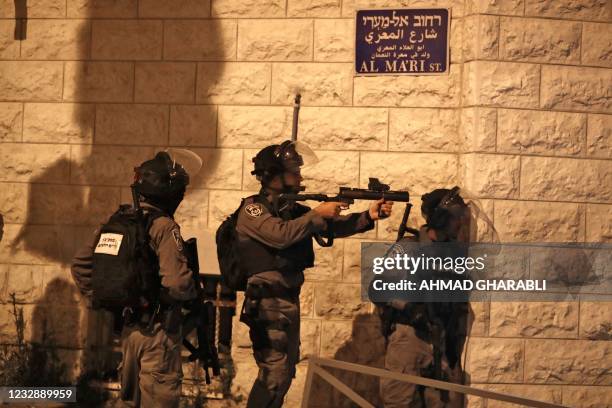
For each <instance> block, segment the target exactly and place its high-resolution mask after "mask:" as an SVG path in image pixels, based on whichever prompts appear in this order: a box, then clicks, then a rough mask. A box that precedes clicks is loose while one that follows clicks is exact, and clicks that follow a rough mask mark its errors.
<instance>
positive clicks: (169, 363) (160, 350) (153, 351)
mask: <svg viewBox="0 0 612 408" xmlns="http://www.w3.org/2000/svg"><path fill="white" fill-rule="evenodd" d="M153 333H154V334H153V335H145V334H143V333H142V331H141V330H140V329H139V328H138V326H137V325H136V326H131V327H130V326H125V327H124V328H123V331H122V333H121V351H122V353H123V361H122V362H121V365H120V366H119V376H120V380H121V399H123V400H124V405H125V406H130V407H178V406H179V400H180V397H181V381H182V378H183V371H182V366H181V335H180V333H176V334H169V333H167V332H166V331H164V330H162V329H161V324H160V323H157V324H156V325H155V328H154V330H153Z"/></svg>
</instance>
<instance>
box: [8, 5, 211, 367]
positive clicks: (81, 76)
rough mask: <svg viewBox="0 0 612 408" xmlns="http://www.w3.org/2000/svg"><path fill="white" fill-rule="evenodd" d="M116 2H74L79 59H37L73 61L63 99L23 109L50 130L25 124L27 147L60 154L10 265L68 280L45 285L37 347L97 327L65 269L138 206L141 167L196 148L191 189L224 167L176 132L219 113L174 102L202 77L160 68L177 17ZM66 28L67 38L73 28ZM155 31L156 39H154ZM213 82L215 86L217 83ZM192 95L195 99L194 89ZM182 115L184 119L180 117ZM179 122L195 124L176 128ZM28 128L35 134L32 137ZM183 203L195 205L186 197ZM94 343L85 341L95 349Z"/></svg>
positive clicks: (80, 357)
mask: <svg viewBox="0 0 612 408" xmlns="http://www.w3.org/2000/svg"><path fill="white" fill-rule="evenodd" d="M111 3H112V4H111ZM111 3H109V4H108V5H105V4H106V3H103V4H99V5H96V4H95V3H94V2H85V3H83V2H72V1H69V2H67V4H68V11H67V15H68V18H69V19H70V20H66V21H65V23H66V24H67V25H68V26H69V25H70V24H79V25H80V26H79V29H78V30H79V32H78V34H77V35H76V37H75V38H77V39H78V46H77V49H76V50H74V52H72V51H66V50H61V51H58V52H56V53H55V54H53V55H51V54H50V53H52V52H53V51H48V52H49V54H46V55H44V56H41V57H39V58H37V59H45V58H46V59H52V60H58V59H59V60H66V63H65V64H64V84H63V86H64V88H63V93H62V95H63V101H62V103H53V104H28V103H26V110H25V113H24V115H25V116H26V121H27V120H28V117H27V116H31V119H37V120H35V121H34V122H36V123H45V125H44V126H45V128H44V129H33V130H32V129H30V128H28V127H27V126H26V127H25V128H24V141H25V140H27V141H36V142H40V143H49V144H50V145H47V146H45V145H41V146H45V147H44V149H45V150H47V148H48V151H43V150H41V151H40V153H41V154H42V155H47V154H53V152H54V151H55V152H57V159H56V161H55V162H53V163H52V164H50V165H47V166H44V168H45V170H44V171H42V172H37V171H36V169H35V170H34V173H35V175H34V176H33V177H32V178H31V179H30V180H29V185H28V192H27V211H26V214H25V219H24V221H23V225H22V226H21V229H20V230H19V232H18V233H17V234H16V236H15V237H14V239H11V240H10V241H9V240H6V241H8V242H5V245H8V246H9V247H10V253H11V257H12V259H13V262H16V263H25V264H35V266H32V268H37V269H39V268H41V267H42V266H43V265H54V266H58V265H59V266H60V267H61V269H62V275H61V277H58V278H56V279H51V278H49V279H44V281H48V280H50V281H49V282H48V284H47V285H46V287H45V290H44V293H45V295H44V297H43V300H42V301H41V302H40V303H39V304H38V305H36V307H35V311H34V313H33V321H32V322H31V324H32V328H33V330H34V332H33V336H34V337H33V338H34V339H36V341H41V342H43V343H44V342H46V341H51V339H54V340H53V341H55V342H56V343H53V344H56V345H57V346H59V347H82V346H83V344H81V343H80V339H78V338H77V336H79V335H78V333H87V332H88V331H91V330H92V328H91V327H87V326H85V327H83V326H82V325H83V324H85V325H91V324H92V322H96V321H97V320H96V319H97V317H95V316H94V315H96V316H98V317H99V316H100V314H98V313H97V312H92V311H86V310H85V309H84V308H81V307H79V304H78V298H79V296H80V295H79V294H78V291H77V289H76V287H75V286H74V284H73V282H72V280H71V278H70V276H69V275H70V274H69V272H68V266H69V265H70V261H71V258H72V256H73V254H74V252H75V249H76V248H77V247H79V246H81V245H84V244H85V243H86V242H87V241H89V240H91V239H92V233H93V231H94V229H95V227H96V226H97V225H99V224H100V223H102V222H104V221H105V220H106V219H108V217H109V216H110V215H111V214H112V213H113V212H114V211H115V210H116V209H117V208H118V206H119V204H120V203H121V202H129V200H131V196H130V193H129V189H128V186H129V185H130V183H131V182H132V180H133V168H134V166H137V165H138V164H140V163H141V162H143V161H144V160H147V159H150V158H152V157H153V156H154V153H155V152H156V151H159V150H163V149H164V148H165V147H167V146H169V145H174V146H177V147H186V148H192V149H194V151H196V153H199V154H200V155H201V156H204V157H203V158H204V160H205V162H204V168H203V170H202V171H201V173H200V175H199V176H198V177H196V178H195V179H194V180H192V185H191V188H199V189H202V188H206V186H207V185H208V177H209V175H211V174H212V173H213V172H214V170H215V169H216V167H217V164H218V163H217V162H218V153H217V150H215V149H214V146H215V145H216V141H215V140H212V141H211V140H199V139H198V138H197V137H191V138H188V137H178V136H177V137H174V136H173V135H172V133H171V127H172V128H173V129H174V128H176V129H179V131H180V130H181V129H185V128H187V129H191V130H192V131H193V129H194V127H195V126H198V127H199V128H204V127H205V126H213V128H216V123H214V122H204V121H203V119H200V122H198V123H195V122H197V120H194V119H193V118H190V117H189V115H186V114H185V112H187V113H189V112H195V111H196V110H197V112H198V118H215V120H216V107H215V106H213V105H197V106H195V105H194V104H195V103H196V102H197V101H196V100H195V99H194V100H191V101H185V100H181V101H180V105H179V104H175V103H177V101H176V99H175V98H174V96H173V93H172V92H173V89H174V88H175V87H176V86H175V85H176V82H173V81H175V80H176V79H177V78H178V79H179V80H182V79H184V78H183V77H182V76H181V75H183V74H182V73H183V72H185V71H189V70H192V71H193V78H192V84H193V85H192V87H195V83H196V81H195V73H196V72H197V70H196V63H195V62H181V63H172V64H168V63H165V62H163V61H161V58H162V55H164V53H163V52H162V49H161V48H162V47H164V46H165V44H162V43H161V41H163V38H164V36H163V33H162V30H163V27H164V24H163V23H162V19H163V18H172V16H166V15H165V14H160V15H157V16H154V17H156V18H157V17H159V20H151V19H147V20H140V21H138V20H136V18H137V16H138V10H137V9H136V8H137V7H138V2H136V1H129V2H119V3H121V4H119V3H118V2H111ZM141 6H142V5H141ZM160 7H162V6H160ZM162 9H167V10H168V11H167V13H174V12H176V10H175V9H174V8H170V9H169V8H167V7H162ZM179 12H180V11H179ZM160 13H161V12H160ZM75 18H77V19H79V20H75ZM184 21H185V23H184V24H195V25H197V24H201V25H202V26H206V31H207V32H209V33H210V37H209V38H208V42H209V44H210V43H211V42H212V43H216V42H217V41H215V38H216V37H217V36H218V31H219V30H218V28H217V25H218V22H217V21H216V20H212V19H209V20H198V21H194V20H184ZM173 24H176V25H177V26H180V25H181V24H182V22H181V20H173ZM179 28H180V27H179ZM66 31H67V32H69V31H70V29H69V27H68V28H67V29H66ZM179 31H180V32H182V33H184V34H182V35H183V36H185V38H183V39H182V40H183V41H182V43H183V51H184V52H186V53H187V52H193V50H189V49H188V48H189V47H198V46H199V44H198V42H197V41H190V39H189V35H190V33H193V32H194V30H193V29H191V30H190V29H188V28H184V29H182V31H181V30H179ZM152 32H154V33H155V34H154V35H151V33H152ZM35 33H36V30H33V29H32V30H29V32H28V38H27V39H25V40H23V41H24V42H26V41H33V40H34V39H33V38H32V36H33V35H35ZM67 35H69V34H67ZM160 39H161V40H160ZM218 43H222V42H221V41H218ZM41 48H42V47H41ZM50 48H52V47H50ZM147 50H149V51H150V52H152V53H153V54H155V55H156V56H149V57H147V56H143V55H144V54H146V53H147V52H149V51H147ZM39 52H41V53H44V52H46V51H44V50H39ZM26 58H27V57H26ZM180 59H185V60H189V61H193V60H194V58H183V57H181V56H177V60H180ZM205 59H206V57H202V60H205ZM136 60H152V61H154V62H136ZM179 71H180V72H179ZM207 71H211V72H217V75H219V74H220V73H221V71H220V70H218V69H217V70H207ZM135 76H137V77H136V78H135ZM207 79H208V80H209V81H210V82H212V83H214V78H207ZM190 92H191V93H192V94H193V96H192V98H195V94H196V92H193V88H192V89H191V91H190ZM190 105H191V106H190ZM181 108H182V110H181ZM190 109H192V110H190ZM179 110H180V114H179V113H177V112H178V111H179ZM37 116H38V117H37ZM44 119H51V120H47V121H45V120H44ZM182 120H187V121H191V122H190V123H188V124H183V123H178V121H182ZM171 121H172V123H173V125H172V126H171ZM47 123H48V124H47ZM31 131H32V132H33V133H31V134H28V132H31ZM207 133H208V134H209V133H210V132H200V133H198V134H201V135H202V138H205V136H204V135H205V134H207ZM213 135H214V132H213ZM179 136H180V135H179ZM203 147H208V149H204V148H203ZM42 148H43V147H41V149H42ZM32 157H34V156H32ZM39 168H40V167H39ZM186 200H189V194H188V195H187V197H186ZM190 207H191V206H190ZM17 222H21V221H17ZM1 237H2V218H1V217H0V238H1ZM5 238H6V237H5ZM47 278H48V277H47ZM82 313H83V314H86V315H87V316H84V315H82ZM87 322H89V323H87ZM97 322H98V323H96V324H100V322H99V321H97ZM92 340H93V339H91V338H89V339H88V340H84V341H85V344H91V342H92ZM60 351H61V350H60ZM61 354H62V357H63V362H64V364H65V365H66V367H67V368H68V369H72V368H74V367H77V366H80V367H86V368H88V367H90V364H89V362H88V361H87V359H88V358H89V357H90V356H88V355H87V353H79V352H77V351H76V350H72V349H71V351H70V352H68V351H66V352H64V351H61Z"/></svg>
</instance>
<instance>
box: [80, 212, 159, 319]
mask: <svg viewBox="0 0 612 408" xmlns="http://www.w3.org/2000/svg"><path fill="white" fill-rule="evenodd" d="M163 215H164V214H163V213H162V212H161V211H155V210H153V211H151V212H147V213H146V214H142V213H140V214H139V211H137V210H135V209H134V208H133V207H132V206H130V205H121V206H120V207H119V209H118V210H117V211H116V212H115V213H114V214H113V215H112V216H111V217H110V218H109V220H108V221H107V222H106V224H103V225H102V227H101V228H100V234H99V236H98V240H97V244H96V246H95V248H94V253H93V271H92V277H91V285H92V292H93V296H92V303H93V307H94V308H102V309H106V310H110V311H117V310H122V309H123V308H125V307H138V306H145V307H146V306H148V304H149V303H150V302H153V301H156V300H157V298H158V296H159V290H160V287H161V281H160V277H159V273H158V271H159V263H158V261H157V257H156V255H155V253H154V252H153V250H152V249H151V248H150V247H149V228H150V227H151V225H152V223H153V221H154V220H155V219H156V218H159V217H161V216H163Z"/></svg>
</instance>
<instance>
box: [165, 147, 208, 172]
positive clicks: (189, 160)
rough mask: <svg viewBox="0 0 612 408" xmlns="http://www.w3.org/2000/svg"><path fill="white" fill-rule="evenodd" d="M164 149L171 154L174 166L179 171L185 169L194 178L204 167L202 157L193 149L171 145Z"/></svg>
mask: <svg viewBox="0 0 612 408" xmlns="http://www.w3.org/2000/svg"><path fill="white" fill-rule="evenodd" d="M164 151H165V152H166V153H167V154H168V156H170V160H171V161H172V168H173V169H174V170H175V171H177V172H180V171H181V170H183V171H184V172H186V173H187V175H188V176H189V177H190V178H193V177H195V176H196V174H198V173H199V172H200V170H201V169H202V159H201V158H200V156H198V155H197V154H195V153H194V152H192V151H191V150H187V149H177V148H174V147H169V148H167V149H166V150H164Z"/></svg>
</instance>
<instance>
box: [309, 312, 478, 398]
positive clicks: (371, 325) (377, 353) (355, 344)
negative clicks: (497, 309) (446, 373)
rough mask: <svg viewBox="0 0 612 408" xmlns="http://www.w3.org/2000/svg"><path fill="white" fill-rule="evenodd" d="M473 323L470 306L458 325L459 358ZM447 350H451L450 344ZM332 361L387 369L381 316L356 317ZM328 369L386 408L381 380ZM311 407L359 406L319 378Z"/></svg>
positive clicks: (315, 383) (353, 388)
mask: <svg viewBox="0 0 612 408" xmlns="http://www.w3.org/2000/svg"><path fill="white" fill-rule="evenodd" d="M473 321H474V312H473V311H472V309H471V307H470V309H469V312H468V315H467V316H466V319H465V320H464V321H462V322H458V323H457V330H456V333H457V336H456V339H455V341H454V345H455V347H457V349H458V354H459V356H461V355H462V354H463V350H464V349H465V347H466V339H467V337H468V336H469V333H470V330H471V327H472V324H473ZM447 347H449V345H448V344H447ZM332 358H333V359H335V360H340V361H346V362H349V363H355V364H361V365H365V366H369V367H377V368H384V366H385V338H384V337H383V336H382V334H381V321H380V318H379V317H378V314H376V313H374V314H363V315H358V316H356V317H355V319H354V320H353V328H352V333H351V337H350V338H349V339H348V340H347V341H346V342H345V343H344V344H343V345H342V346H341V347H340V348H339V349H338V350H337V351H336V353H335V354H334V356H333V357H332ZM461 368H462V370H465V364H464V362H463V361H461ZM325 369H326V370H328V371H329V372H330V373H331V374H332V375H334V376H335V377H336V378H338V379H339V380H340V381H342V382H343V383H344V384H346V385H348V386H349V387H350V388H351V389H352V390H353V391H355V392H357V393H358V394H359V395H361V396H362V397H364V398H365V399H366V400H367V401H369V402H370V403H371V404H373V405H374V406H377V407H378V406H382V400H381V399H380V391H379V378H378V377H374V376H370V375H365V374H359V373H355V372H352V371H346V370H339V369H333V368H329V367H325ZM463 377H464V383H466V384H468V383H469V376H468V375H467V374H466V373H465V371H463ZM309 406H310V408H324V407H339V408H340V407H342V408H352V407H356V406H357V405H356V404H355V403H353V402H352V401H351V400H349V399H348V398H347V397H346V396H344V394H342V393H340V392H339V391H338V390H337V389H336V388H334V387H333V386H331V385H330V384H329V383H328V382H327V381H325V380H323V379H322V378H321V377H319V376H315V377H314V379H313V383H312V389H311V397H310V403H309Z"/></svg>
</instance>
